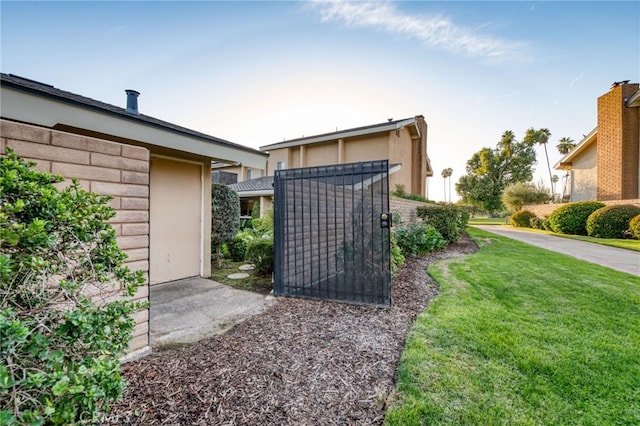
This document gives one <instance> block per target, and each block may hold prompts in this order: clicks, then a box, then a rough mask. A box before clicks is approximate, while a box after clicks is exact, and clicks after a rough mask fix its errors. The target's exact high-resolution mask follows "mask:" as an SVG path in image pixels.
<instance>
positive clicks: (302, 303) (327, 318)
mask: <svg viewBox="0 0 640 426" xmlns="http://www.w3.org/2000/svg"><path fill="white" fill-rule="evenodd" d="M476 248H477V247H476V245H475V243H473V242H472V241H471V240H470V239H469V238H468V237H467V236H466V235H463V236H462V238H461V241H460V243H458V244H453V245H450V246H449V247H448V248H447V249H445V250H441V251H438V252H436V253H433V254H431V255H429V256H424V257H421V258H417V259H408V260H407V263H406V264H405V265H404V267H403V268H402V269H401V270H400V271H399V273H398V276H397V277H396V278H395V279H394V281H393V285H392V295H393V306H392V307H390V308H378V307H371V306H359V305H349V304H343V303H335V302H324V301H316V300H307V299H294V298H279V299H278V300H277V303H275V304H273V306H271V307H270V308H269V309H267V310H266V311H264V312H263V313H261V314H259V315H256V316H254V317H252V318H250V319H248V320H247V321H245V322H243V323H242V324H240V325H237V326H236V327H234V328H233V329H231V330H230V331H229V332H227V333H226V334H224V335H220V336H215V337H212V338H209V339H205V340H202V341H200V342H197V343H194V344H190V345H185V346H176V347H172V348H165V349H162V350H157V351H154V352H153V353H152V354H151V355H149V356H147V357H145V358H143V359H140V360H138V361H135V362H131V363H127V364H125V365H124V366H123V374H124V376H125V377H126V378H127V379H128V381H129V385H128V387H127V389H126V391H125V395H124V399H123V400H122V401H121V402H119V403H117V404H115V405H114V406H113V409H112V412H111V413H110V414H109V415H108V416H107V419H106V420H107V423H108V424H173V425H175V424H202V425H210V424H216V425H236V424H238V425H239V424H251V425H262V424H264V425H272V424H279V425H293V424H295V425H301V424H309V425H311V424H313V425H320V424H322V425H327V424H362V425H365V424H366V425H372V424H381V423H382V421H383V419H384V413H385V410H386V407H387V405H388V403H389V402H390V401H391V400H392V399H393V398H394V396H395V392H394V389H395V375H396V368H397V366H398V361H399V359H400V355H401V353H402V350H403V347H404V342H405V337H406V334H407V331H408V329H409V327H410V326H411V324H412V322H413V320H414V319H415V318H416V316H417V315H418V314H419V313H420V312H421V311H422V310H423V309H424V308H425V306H426V305H427V303H428V302H429V300H431V298H433V297H434V296H435V295H436V294H437V287H436V285H435V283H434V282H433V281H432V280H431V279H430V278H429V276H428V275H427V273H426V272H425V268H426V267H427V266H428V265H429V263H431V262H433V261H435V260H437V259H441V258H445V257H451V256H457V255H461V254H466V253H471V252H474V251H475V250H476Z"/></svg>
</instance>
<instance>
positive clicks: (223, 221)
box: [211, 183, 240, 268]
mask: <svg viewBox="0 0 640 426" xmlns="http://www.w3.org/2000/svg"><path fill="white" fill-rule="evenodd" d="M239 229H240V197H238V193H237V192H236V191H234V190H233V189H231V188H229V187H228V186H226V185H221V184H218V183H214V184H212V185H211V248H212V249H213V250H215V253H216V259H217V265H218V268H222V251H221V248H222V244H224V243H226V242H227V241H231V240H232V239H233V237H235V236H236V234H237V233H238V230H239Z"/></svg>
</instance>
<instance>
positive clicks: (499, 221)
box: [468, 216, 507, 225]
mask: <svg viewBox="0 0 640 426" xmlns="http://www.w3.org/2000/svg"><path fill="white" fill-rule="evenodd" d="M506 223H507V220H506V219H505V218H504V217H486V216H474V217H472V218H470V219H469V223H468V224H469V225H505V224H506Z"/></svg>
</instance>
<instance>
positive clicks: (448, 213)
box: [417, 204, 470, 243]
mask: <svg viewBox="0 0 640 426" xmlns="http://www.w3.org/2000/svg"><path fill="white" fill-rule="evenodd" d="M417 212H418V217H420V218H421V219H422V220H423V222H424V223H425V224H427V225H431V226H433V227H434V228H435V229H436V230H437V231H438V232H439V233H440V235H441V236H442V237H443V238H444V239H445V240H446V241H447V242H448V243H455V242H457V241H458V240H459V239H460V234H461V233H462V231H464V228H465V226H467V222H468V221H469V216H470V214H469V212H468V211H466V210H465V209H463V208H461V207H458V206H455V205H452V204H444V205H430V206H418V207H417Z"/></svg>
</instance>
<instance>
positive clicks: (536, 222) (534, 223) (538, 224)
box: [529, 216, 544, 229]
mask: <svg viewBox="0 0 640 426" xmlns="http://www.w3.org/2000/svg"><path fill="white" fill-rule="evenodd" d="M543 222H544V221H543V220H542V219H540V218H539V217H536V216H534V217H532V218H531V219H530V220H529V226H530V227H531V228H533V229H544V228H543V226H542V223H543Z"/></svg>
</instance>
